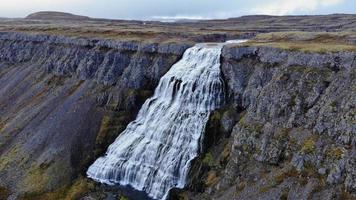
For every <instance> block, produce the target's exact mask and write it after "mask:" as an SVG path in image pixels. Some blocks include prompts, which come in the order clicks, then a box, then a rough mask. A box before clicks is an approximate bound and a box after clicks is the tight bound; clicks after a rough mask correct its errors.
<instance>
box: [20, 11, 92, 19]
mask: <svg viewBox="0 0 356 200" xmlns="http://www.w3.org/2000/svg"><path fill="white" fill-rule="evenodd" d="M26 19H38V20H87V19H90V18H89V17H87V16H81V15H74V14H71V13H65V12H55V11H42V12H36V13H32V14H30V15H28V16H27V17H26Z"/></svg>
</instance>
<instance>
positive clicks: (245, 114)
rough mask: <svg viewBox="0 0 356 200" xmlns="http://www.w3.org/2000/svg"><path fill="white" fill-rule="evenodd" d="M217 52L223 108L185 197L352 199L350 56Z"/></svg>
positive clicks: (355, 70) (355, 110) (354, 133)
mask: <svg viewBox="0 0 356 200" xmlns="http://www.w3.org/2000/svg"><path fill="white" fill-rule="evenodd" d="M222 55H223V57H222V71H223V74H224V78H225V81H226V83H227V95H228V98H229V103H228V105H227V106H226V107H225V108H223V109H221V110H220V111H217V112H215V113H213V115H212V116H211V118H210V122H209V124H208V126H207V135H208V137H206V140H207V141H206V144H207V146H206V147H207V148H206V150H205V154H204V155H202V156H201V158H200V159H198V160H197V161H196V165H195V166H194V168H193V171H192V174H191V176H190V177H193V180H192V183H191V185H190V188H191V190H192V191H195V192H193V193H189V192H187V193H186V195H188V196H190V198H192V199H333V198H339V199H347V198H354V197H355V195H356V194H355V192H356V182H355V180H356V171H355V169H356V162H355V161H356V160H355V155H356V146H355V145H356V140H355V138H356V129H355V116H356V95H355V93H356V88H355V85H356V59H355V58H356V53H355V52H338V53H308V52H300V51H288V50H281V49H276V48H270V47H236V46H235V47H234V46H228V47H225V48H224V49H223V54H222ZM201 180H202V181H201ZM196 191H198V193H200V194H198V195H197V193H196ZM181 196H184V193H183V195H182V194H181Z"/></svg>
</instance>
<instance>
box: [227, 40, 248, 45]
mask: <svg viewBox="0 0 356 200" xmlns="http://www.w3.org/2000/svg"><path fill="white" fill-rule="evenodd" d="M247 41H248V40H243V39H237V40H227V41H226V42H225V43H227V44H238V43H243V42H247Z"/></svg>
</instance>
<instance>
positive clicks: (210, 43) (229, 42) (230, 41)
mask: <svg viewBox="0 0 356 200" xmlns="http://www.w3.org/2000/svg"><path fill="white" fill-rule="evenodd" d="M247 41H248V40H244V39H236V40H227V41H225V42H224V43H214V42H209V43H200V44H197V46H200V47H205V48H209V47H212V48H213V47H222V46H224V45H225V44H239V43H243V42H247Z"/></svg>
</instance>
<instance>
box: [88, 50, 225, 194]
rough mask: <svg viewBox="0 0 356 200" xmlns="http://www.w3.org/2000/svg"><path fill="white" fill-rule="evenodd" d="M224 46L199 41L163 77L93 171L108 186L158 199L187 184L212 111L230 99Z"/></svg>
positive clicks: (90, 175) (90, 173) (92, 168)
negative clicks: (222, 71)
mask: <svg viewBox="0 0 356 200" xmlns="http://www.w3.org/2000/svg"><path fill="white" fill-rule="evenodd" d="M222 46H223V45H222V44H211V45H209V44H199V45H196V46H194V47H192V48H190V49H188V50H187V51H186V52H185V53H184V55H183V58H182V59H181V60H180V61H179V62H177V63H176V64H175V65H173V66H172V68H171V69H170V70H169V71H168V72H167V73H166V74H165V75H164V76H163V77H162V78H161V80H160V82H159V84H158V86H157V88H156V90H155V93H154V95H153V97H151V98H149V99H148V100H147V101H146V102H145V103H144V104H143V106H142V108H141V110H140V111H139V113H138V116H137V118H136V120H135V121H133V122H131V123H130V124H129V125H128V126H127V128H126V130H124V131H123V132H122V133H121V134H120V135H119V137H118V138H117V139H116V140H115V142H114V143H113V144H111V145H110V146H109V148H108V151H107V153H106V155H105V156H104V157H100V158H98V159H97V160H96V161H95V162H94V164H92V165H91V166H90V168H89V169H88V171H87V175H88V177H90V178H92V179H94V180H96V181H99V182H102V183H107V184H120V185H130V186H132V187H133V188H135V189H137V190H140V191H144V192H146V193H147V194H148V196H150V197H152V198H154V199H166V197H167V194H168V192H169V190H170V189H172V188H183V187H184V186H185V182H186V178H187V175H188V171H189V167H190V164H191V161H192V160H193V159H194V158H195V157H196V156H197V155H198V152H199V148H200V145H201V144H200V143H201V140H202V137H203V132H204V129H205V125H206V123H207V121H208V118H209V114H210V112H211V111H212V110H214V109H216V108H218V107H219V106H221V105H222V104H223V103H224V87H223V80H222V78H221V76H220V75H221V74H220V54H221V49H222Z"/></svg>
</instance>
